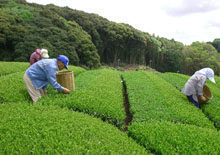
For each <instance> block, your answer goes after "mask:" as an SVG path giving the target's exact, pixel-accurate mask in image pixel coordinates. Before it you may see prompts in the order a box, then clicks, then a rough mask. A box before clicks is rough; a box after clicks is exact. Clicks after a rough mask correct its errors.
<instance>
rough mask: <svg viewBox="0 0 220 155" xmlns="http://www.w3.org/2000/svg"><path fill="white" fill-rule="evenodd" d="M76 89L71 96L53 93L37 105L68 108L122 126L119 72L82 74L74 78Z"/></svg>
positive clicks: (123, 115) (95, 71)
mask: <svg viewBox="0 0 220 155" xmlns="http://www.w3.org/2000/svg"><path fill="white" fill-rule="evenodd" d="M75 87H76V89H75V91H74V92H72V93H71V94H69V95H63V94H57V92H56V91H55V90H54V91H53V92H52V91H50V94H48V95H47V96H45V97H43V98H42V99H40V100H39V101H38V103H39V104H47V105H48V104H49V105H59V106H61V107H68V108H70V109H74V110H77V111H81V112H86V113H88V114H91V115H94V116H97V117H100V118H102V119H103V120H107V121H108V122H110V123H112V124H114V125H116V126H119V127H122V126H123V123H124V119H125V117H126V115H125V112H124V107H123V89H122V84H121V78H120V75H119V73H118V72H117V71H114V70H110V69H102V70H92V71H87V72H83V73H81V74H80V75H79V76H77V77H76V78H75Z"/></svg>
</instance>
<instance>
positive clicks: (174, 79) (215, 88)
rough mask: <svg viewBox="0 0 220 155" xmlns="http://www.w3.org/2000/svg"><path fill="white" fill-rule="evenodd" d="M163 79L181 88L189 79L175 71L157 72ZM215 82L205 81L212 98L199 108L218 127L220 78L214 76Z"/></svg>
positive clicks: (219, 122)
mask: <svg viewBox="0 0 220 155" xmlns="http://www.w3.org/2000/svg"><path fill="white" fill-rule="evenodd" d="M158 75H160V76H161V77H163V78H164V79H166V80H167V81H168V82H170V83H171V84H172V85H173V86H174V87H176V88H178V89H179V90H181V89H182V88H183V87H184V85H185V83H186V82H187V80H188V79H189V76H186V75H183V74H177V73H165V74H158ZM215 80H216V84H213V83H212V82H210V81H209V80H207V81H206V85H207V86H208V87H209V88H210V91H211V92H212V95H213V98H212V99H211V100H209V101H208V102H207V103H206V104H204V105H201V108H202V110H203V112H204V114H205V115H206V116H207V117H208V118H209V119H210V120H211V121H213V122H214V124H215V127H216V128H218V129H220V115H219V111H220V101H219V98H220V87H219V85H220V84H219V83H220V78H219V77H217V76H216V77H215Z"/></svg>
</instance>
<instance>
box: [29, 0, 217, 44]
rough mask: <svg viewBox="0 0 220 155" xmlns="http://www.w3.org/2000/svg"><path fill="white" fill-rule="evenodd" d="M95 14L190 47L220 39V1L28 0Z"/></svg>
mask: <svg viewBox="0 0 220 155" xmlns="http://www.w3.org/2000/svg"><path fill="white" fill-rule="evenodd" d="M26 1H27V2H29V3H37V4H41V5H46V4H54V5H56V6H61V7H65V6H68V7H69V8H71V9H76V10H80V11H84V12H87V13H95V14H98V15H99V16H102V17H104V18H106V19H108V20H109V21H113V22H116V23H125V24H129V25H131V26H132V27H134V28H135V29H138V30H140V31H142V32H147V33H149V34H150V35H153V34H154V35H155V36H159V37H165V38H167V39H174V40H176V41H179V42H182V43H183V44H184V45H190V44H191V43H192V42H195V41H199V42H208V41H211V42H212V41H213V40H214V39H216V38H220V0H26Z"/></svg>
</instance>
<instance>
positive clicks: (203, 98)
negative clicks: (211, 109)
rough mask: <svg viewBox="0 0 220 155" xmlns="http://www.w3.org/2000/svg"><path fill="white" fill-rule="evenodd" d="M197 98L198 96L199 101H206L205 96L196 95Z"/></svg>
mask: <svg viewBox="0 0 220 155" xmlns="http://www.w3.org/2000/svg"><path fill="white" fill-rule="evenodd" d="M198 98H199V100H201V101H206V98H205V96H198Z"/></svg>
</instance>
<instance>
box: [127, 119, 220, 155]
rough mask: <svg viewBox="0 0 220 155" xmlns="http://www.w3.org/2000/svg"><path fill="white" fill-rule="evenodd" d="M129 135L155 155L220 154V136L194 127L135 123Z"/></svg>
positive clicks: (173, 124) (211, 131) (208, 130)
mask: <svg viewBox="0 0 220 155" xmlns="http://www.w3.org/2000/svg"><path fill="white" fill-rule="evenodd" d="M128 135H129V136H131V137H132V138H133V139H135V140H136V141H137V142H138V143H139V144H141V145H143V146H145V147H146V149H148V150H152V152H155V154H169V155H173V154H187V155H188V154H220V134H219V132H217V131H216V130H212V129H208V128H201V127H197V126H194V125H187V124H179V123H176V124H175V123H171V122H166V121H162V122H159V121H152V122H144V123H134V124H132V125H131V126H129V128H128Z"/></svg>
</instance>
